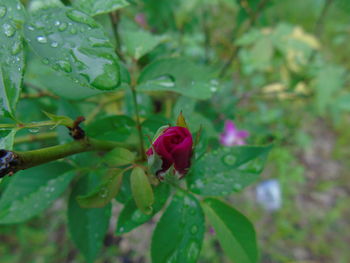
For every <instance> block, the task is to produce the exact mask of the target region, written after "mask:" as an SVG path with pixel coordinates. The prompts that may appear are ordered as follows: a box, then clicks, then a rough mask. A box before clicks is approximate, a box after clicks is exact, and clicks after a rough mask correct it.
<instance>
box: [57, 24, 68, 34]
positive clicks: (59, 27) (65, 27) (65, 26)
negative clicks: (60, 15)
mask: <svg viewBox="0 0 350 263" xmlns="http://www.w3.org/2000/svg"><path fill="white" fill-rule="evenodd" d="M67 27H68V25H67V23H65V22H63V23H62V24H60V25H59V26H58V31H61V32H63V31H64V30H66V29H67Z"/></svg>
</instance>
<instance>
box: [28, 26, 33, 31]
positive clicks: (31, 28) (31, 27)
mask: <svg viewBox="0 0 350 263" xmlns="http://www.w3.org/2000/svg"><path fill="white" fill-rule="evenodd" d="M27 28H28V30H29V31H34V30H35V28H34V27H33V26H27Z"/></svg>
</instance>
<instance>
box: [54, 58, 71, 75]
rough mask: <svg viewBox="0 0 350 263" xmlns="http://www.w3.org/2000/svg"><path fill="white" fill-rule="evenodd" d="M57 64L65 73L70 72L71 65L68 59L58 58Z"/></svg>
mask: <svg viewBox="0 0 350 263" xmlns="http://www.w3.org/2000/svg"><path fill="white" fill-rule="evenodd" d="M57 66H58V68H59V69H60V70H63V71H64V72H66V73H70V72H72V66H71V64H70V63H69V62H68V61H65V60H59V61H57Z"/></svg>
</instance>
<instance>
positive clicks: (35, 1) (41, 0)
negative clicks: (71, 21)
mask: <svg viewBox="0 0 350 263" xmlns="http://www.w3.org/2000/svg"><path fill="white" fill-rule="evenodd" d="M49 7H64V4H63V3H62V2H61V1H60V0H31V1H30V2H29V4H28V10H29V11H30V12H35V11H38V10H39V9H46V8H49Z"/></svg>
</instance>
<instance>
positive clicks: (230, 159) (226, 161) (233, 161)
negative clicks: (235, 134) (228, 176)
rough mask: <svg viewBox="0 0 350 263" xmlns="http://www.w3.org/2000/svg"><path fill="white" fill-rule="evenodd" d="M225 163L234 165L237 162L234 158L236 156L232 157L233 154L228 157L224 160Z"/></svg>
mask: <svg viewBox="0 0 350 263" xmlns="http://www.w3.org/2000/svg"><path fill="white" fill-rule="evenodd" d="M224 162H225V163H226V164H227V165H234V164H235V162H236V157H234V156H233V155H231V154H229V155H226V156H225V158H224Z"/></svg>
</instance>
